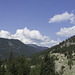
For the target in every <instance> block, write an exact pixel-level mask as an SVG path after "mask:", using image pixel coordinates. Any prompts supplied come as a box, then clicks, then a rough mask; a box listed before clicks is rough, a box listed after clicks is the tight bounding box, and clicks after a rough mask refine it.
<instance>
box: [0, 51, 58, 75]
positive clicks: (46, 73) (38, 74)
mask: <svg viewBox="0 0 75 75" xmlns="http://www.w3.org/2000/svg"><path fill="white" fill-rule="evenodd" d="M0 75H59V74H58V73H57V72H55V62H54V57H53V56H50V55H48V54H45V56H41V57H38V58H37V60H36V59H34V60H33V59H30V58H25V56H24V55H21V56H19V57H16V58H14V57H13V53H12V52H10V54H9V57H8V59H6V60H0Z"/></svg>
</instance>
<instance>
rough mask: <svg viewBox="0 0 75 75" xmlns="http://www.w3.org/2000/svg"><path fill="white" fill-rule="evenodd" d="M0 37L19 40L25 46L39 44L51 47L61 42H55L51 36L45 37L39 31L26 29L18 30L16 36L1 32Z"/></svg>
mask: <svg viewBox="0 0 75 75" xmlns="http://www.w3.org/2000/svg"><path fill="white" fill-rule="evenodd" d="M0 37H3V38H8V39H19V40H20V41H22V42H23V43H25V44H37V45H40V46H47V47H51V46H54V45H56V44H58V43H59V42H60V41H59V40H57V41H54V40H52V39H50V37H49V36H43V35H42V34H41V33H40V32H39V31H38V30H29V29H27V28H26V27H25V28H24V29H18V30H16V33H15V34H11V33H9V32H8V31H4V30H1V31H0Z"/></svg>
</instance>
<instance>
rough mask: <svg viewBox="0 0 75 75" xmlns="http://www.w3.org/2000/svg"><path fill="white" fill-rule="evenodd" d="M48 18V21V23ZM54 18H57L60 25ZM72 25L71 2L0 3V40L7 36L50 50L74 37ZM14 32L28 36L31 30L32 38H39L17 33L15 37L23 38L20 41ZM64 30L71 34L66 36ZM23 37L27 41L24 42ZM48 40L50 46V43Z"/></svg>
mask: <svg viewBox="0 0 75 75" xmlns="http://www.w3.org/2000/svg"><path fill="white" fill-rule="evenodd" d="M64 14H65V16H66V17H67V18H66V19H65V17H64ZM56 15H58V16H56ZM54 16H55V17H54ZM57 17H58V18H57ZM61 17H63V18H61ZM51 19H52V21H51V22H50V23H49V21H50V20H51ZM57 19H60V22H59V21H58V20H57ZM71 22H72V23H71ZM74 22H75V0H0V37H3V38H8V36H9V38H13V39H15V38H17V39H19V40H21V41H22V42H24V43H27V44H28V43H33V42H34V43H33V44H37V45H42V46H48V47H50V46H53V45H55V44H57V43H58V42H60V41H62V40H65V39H66V38H68V37H71V36H72V35H74V34H75V33H74V30H75V29H74V28H75V27H74V26H75V23H74ZM61 28H62V30H63V31H64V30H65V29H64V28H66V30H65V31H66V32H63V31H62V30H61ZM24 29H25V30H24ZM2 30H3V31H4V32H3V31H2ZM17 30H23V31H22V33H23V32H25V31H26V30H27V31H28V30H29V31H30V32H28V33H31V31H33V30H35V31H34V32H35V33H34V34H35V35H34V37H35V36H37V34H38V36H40V37H38V36H37V37H36V38H38V39H35V38H33V37H32V35H31V36H30V35H27V34H26V33H23V34H22V33H20V34H19V37H21V36H23V38H24V40H22V39H23V38H19V37H18V33H19V32H18V31H17ZM72 30H73V31H72ZM36 31H39V33H38V32H36ZM68 31H70V32H73V33H69V34H68ZM6 32H8V33H10V34H7V33H6ZM20 32H21V31H20ZM57 32H58V33H57ZM21 34H22V35H21ZM31 34H33V33H31ZM71 34H72V35H71ZM20 35H21V36H20ZM65 35H66V36H65ZM13 36H14V37H13ZM27 36H28V37H29V38H28V37H27ZM41 36H42V37H41ZM45 36H46V38H45ZM43 37H44V38H43ZM25 38H26V40H27V41H29V42H27V41H25ZM27 38H28V39H27ZM41 38H43V40H42V39H41ZM45 39H46V40H47V41H45ZM58 39H60V40H58ZM52 40H53V41H54V43H53V42H52V43H50V42H51V41H52ZM37 41H39V42H37ZM41 41H42V42H41ZM41 43H42V44H41ZM44 43H47V44H44Z"/></svg>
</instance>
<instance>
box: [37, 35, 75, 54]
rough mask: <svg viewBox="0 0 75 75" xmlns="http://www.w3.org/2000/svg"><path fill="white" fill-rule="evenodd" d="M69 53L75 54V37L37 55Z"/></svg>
mask: <svg viewBox="0 0 75 75" xmlns="http://www.w3.org/2000/svg"><path fill="white" fill-rule="evenodd" d="M69 51H72V52H75V36H72V37H70V38H68V39H66V40H65V41H63V42H61V43H59V44H58V45H55V46H53V47H51V48H48V49H46V50H44V51H42V52H39V54H38V53H37V55H40V54H45V53H49V52H50V53H67V52H69Z"/></svg>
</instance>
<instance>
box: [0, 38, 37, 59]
mask: <svg viewBox="0 0 75 75" xmlns="http://www.w3.org/2000/svg"><path fill="white" fill-rule="evenodd" d="M10 51H12V52H13V54H14V56H15V57H16V56H20V55H22V54H24V55H25V57H29V56H30V55H32V54H34V53H37V52H38V50H37V49H36V48H34V47H31V46H28V45H26V44H24V43H22V42H21V41H19V40H17V39H16V40H15V39H4V38H0V58H2V59H4V58H7V57H8V55H9V53H10Z"/></svg>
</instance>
